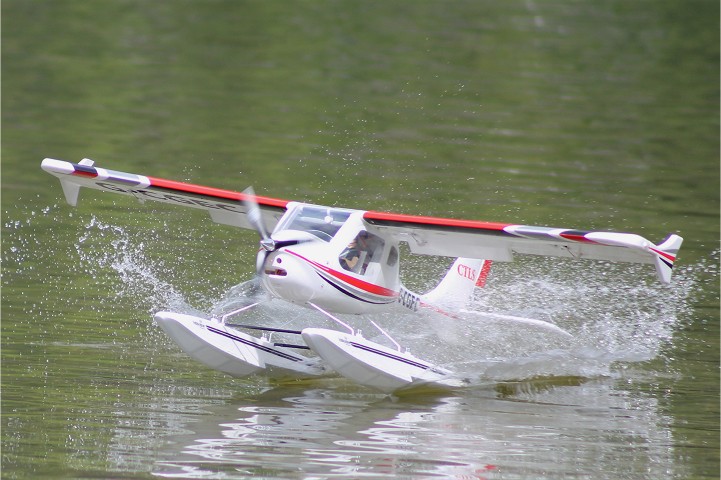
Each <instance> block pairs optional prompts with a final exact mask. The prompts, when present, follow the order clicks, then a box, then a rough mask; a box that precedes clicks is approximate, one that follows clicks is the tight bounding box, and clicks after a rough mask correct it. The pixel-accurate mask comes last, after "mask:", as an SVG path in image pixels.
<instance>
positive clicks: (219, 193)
mask: <svg viewBox="0 0 721 480" xmlns="http://www.w3.org/2000/svg"><path fill="white" fill-rule="evenodd" d="M147 178H148V180H150V186H151V187H155V188H162V189H165V190H172V191H175V192H182V193H190V194H193V195H202V196H206V197H213V198H219V199H223V200H232V201H235V202H240V201H243V200H245V199H246V198H247V196H246V195H245V194H243V193H240V192H234V191H232V190H223V189H221V188H213V187H204V186H202V185H194V184H192V183H184V182H177V181H175V180H165V179H163V178H156V177H147ZM255 200H256V201H257V202H258V203H259V204H260V205H262V206H267V207H275V208H283V209H285V208H286V207H287V205H288V201H287V200H279V199H277V198H270V197H260V196H256V197H255Z"/></svg>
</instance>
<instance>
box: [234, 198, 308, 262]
mask: <svg viewBox="0 0 721 480" xmlns="http://www.w3.org/2000/svg"><path fill="white" fill-rule="evenodd" d="M243 193H244V194H245V197H244V199H243V205H245V208H247V209H248V221H249V222H250V224H251V225H252V226H253V228H254V229H255V230H256V231H257V232H258V235H260V246H261V248H262V249H263V251H264V252H265V254H264V255H263V256H262V259H261V257H260V256H259V257H258V258H259V260H258V262H257V263H256V265H255V268H256V271H257V272H258V274H260V273H262V272H261V271H262V269H263V265H264V264H265V261H266V259H267V258H268V255H270V254H271V253H273V252H275V251H276V250H278V249H279V248H283V247H289V246H291V245H298V244H299V243H305V242H309V241H310V239H307V238H302V239H288V240H275V239H273V237H271V236H270V234H269V233H268V229H266V228H265V223H264V222H263V217H262V215H261V213H260V206H258V201H257V200H256V197H255V191H254V190H253V187H248V188H246V189H245V190H243Z"/></svg>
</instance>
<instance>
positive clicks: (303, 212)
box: [282, 205, 351, 242]
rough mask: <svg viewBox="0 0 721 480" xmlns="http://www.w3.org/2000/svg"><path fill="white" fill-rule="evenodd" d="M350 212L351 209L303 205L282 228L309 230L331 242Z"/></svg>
mask: <svg viewBox="0 0 721 480" xmlns="http://www.w3.org/2000/svg"><path fill="white" fill-rule="evenodd" d="M350 214H351V212H350V211H349V210H340V209H337V208H327V207H317V206H314V205H303V206H300V207H298V208H297V209H296V211H295V212H293V214H292V216H291V217H290V218H289V219H288V220H287V222H286V224H285V225H283V228H282V229H283V230H300V231H302V232H308V233H310V234H312V235H315V236H316V237H318V238H320V239H321V240H323V241H326V242H330V241H331V240H332V239H333V237H334V236H335V234H336V233H338V230H339V229H340V227H342V226H343V224H344V223H345V221H346V220H348V217H350Z"/></svg>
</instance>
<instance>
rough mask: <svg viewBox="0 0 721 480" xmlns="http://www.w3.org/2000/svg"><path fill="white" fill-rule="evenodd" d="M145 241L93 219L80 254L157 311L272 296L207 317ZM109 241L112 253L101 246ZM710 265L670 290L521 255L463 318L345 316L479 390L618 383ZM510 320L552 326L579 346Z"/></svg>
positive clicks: (321, 321) (606, 269) (282, 309)
mask: <svg viewBox="0 0 721 480" xmlns="http://www.w3.org/2000/svg"><path fill="white" fill-rule="evenodd" d="M155 235H157V234H155ZM143 238H144V239H143V240H140V239H138V237H137V236H134V235H132V234H130V233H129V232H128V231H127V230H125V229H123V228H121V227H117V226H114V225H110V224H107V223H103V222H101V221H99V220H97V219H96V218H95V217H93V218H91V220H90V222H89V223H88V224H87V225H86V229H85V232H84V234H83V235H82V236H81V237H80V238H79V239H78V241H77V244H76V245H75V247H76V252H77V254H78V256H79V257H80V259H81V261H82V263H83V264H84V265H85V269H86V273H87V274H90V275H92V274H97V271H99V270H101V269H107V268H109V269H111V270H113V271H114V272H115V273H116V275H117V279H118V280H119V284H118V288H117V291H116V300H117V301H126V300H128V299H132V300H131V301H134V302H138V303H141V304H142V305H143V306H144V307H145V308H146V309H147V310H148V312H149V313H154V312H155V311H158V310H165V309H168V310H173V311H176V312H179V313H189V314H193V315H197V316H202V317H219V316H222V315H223V314H225V313H227V312H230V311H232V310H235V309H237V308H239V307H241V306H244V305H248V304H249V303H251V302H254V301H257V300H268V298H267V297H266V296H265V294H264V292H263V291H262V288H261V287H260V285H259V283H258V282H257V280H255V279H253V280H250V281H247V282H242V283H240V284H238V285H235V286H233V287H232V288H230V289H228V290H227V291H225V292H223V294H222V295H221V296H220V298H205V299H204V301H205V302H207V303H208V304H209V305H210V308H209V309H208V310H207V312H204V311H202V310H201V309H198V308H196V307H194V306H192V305H191V304H190V302H189V301H188V299H187V298H186V297H185V296H184V295H183V294H182V292H181V291H180V290H179V289H178V288H177V286H176V285H175V284H174V281H173V278H174V276H173V273H172V272H173V267H172V265H167V264H166V263H165V262H164V261H163V260H160V259H157V258H154V257H151V256H149V255H148V254H147V251H146V250H147V248H146V242H160V241H161V239H160V238H153V237H152V236H150V237H147V236H145V237H143ZM98 240H103V241H98ZM108 243H109V244H110V245H111V247H112V248H109V249H107V248H105V249H102V248H99V247H93V245H102V244H108ZM699 268H700V267H699V266H696V267H695V268H687V269H686V270H683V269H681V270H679V271H677V272H676V276H675V279H674V284H673V286H672V287H671V288H669V287H665V286H662V285H657V284H656V283H655V282H654V280H653V279H649V280H648V281H645V280H643V279H644V278H645V277H647V276H648V275H649V273H648V271H646V270H644V269H643V268H640V269H639V268H637V267H635V266H633V265H628V264H623V265H612V264H603V265H600V266H599V265H594V268H586V269H583V268H579V264H578V263H574V264H573V265H571V264H570V263H568V264H566V263H564V262H562V261H561V262H559V261H558V260H550V259H535V258H533V259H522V260H520V261H517V262H516V263H512V264H502V265H496V267H495V268H494V270H495V271H494V273H493V277H491V279H489V282H488V284H487V286H486V287H485V288H484V289H483V290H481V291H479V293H478V295H477V296H476V298H475V299H474V301H473V302H472V304H471V305H470V307H469V309H467V310H466V311H464V312H462V314H461V316H460V318H457V319H449V318H448V317H432V316H430V317H418V316H415V315H410V314H407V315H395V314H394V315H389V314H385V315H376V316H373V317H372V318H371V317H368V316H360V317H359V316H353V317H351V316H348V317H345V318H347V320H348V322H349V323H350V324H352V325H353V326H354V328H357V329H360V330H362V331H363V333H364V335H365V336H366V337H367V338H369V339H371V340H374V341H378V342H379V343H387V342H386V340H385V339H384V338H383V336H382V335H380V334H378V335H377V336H376V337H374V335H375V334H376V333H377V331H376V330H375V329H374V327H373V326H372V324H371V323H370V321H371V320H373V321H376V322H377V323H378V324H379V325H381V326H382V327H383V328H384V329H385V330H386V331H387V332H388V333H389V334H390V335H391V336H393V337H394V338H396V339H397V340H398V341H399V342H400V343H401V344H402V345H403V346H404V348H407V349H408V350H410V351H411V352H412V353H414V354H415V355H416V356H419V357H420V358H423V359H425V360H428V361H432V362H435V363H437V364H439V365H442V366H444V367H446V368H450V369H452V370H454V371H457V372H458V373H459V374H460V375H462V376H465V377H469V378H472V379H473V381H474V382H483V381H488V380H492V381H506V380H522V379H529V378H536V377H544V376H580V377H598V376H616V375H621V374H622V370H623V368H625V367H624V366H623V365H626V364H629V363H637V362H646V361H649V360H653V359H656V358H659V357H661V358H662V357H663V351H664V348H665V347H667V346H668V345H670V344H671V343H672V342H673V336H674V332H675V331H676V330H678V328H680V327H681V326H682V322H683V318H685V316H686V315H687V314H688V313H689V311H690V302H689V295H690V293H691V292H692V291H693V290H694V288H695V285H696V284H697V279H696V276H695V275H694V274H693V271H694V270H698V269H699ZM639 279H642V280H639ZM496 314H501V315H503V316H500V317H499V316H497V315H496ZM246 315H247V316H246V317H244V319H243V320H244V321H246V322H253V323H255V324H259V325H266V326H274V327H278V328H292V329H302V328H304V327H307V326H316V327H326V328H337V325H335V324H333V323H332V322H330V321H328V320H327V319H325V318H323V317H322V316H319V315H318V314H317V313H316V312H313V311H311V310H305V309H298V308H297V307H295V306H292V305H289V304H286V303H284V302H281V301H268V302H265V303H263V305H262V306H260V307H257V308H255V309H253V310H251V311H250V312H249V313H248V314H246ZM508 316H515V317H523V318H529V319H536V320H542V321H544V322H551V323H552V324H554V325H557V326H558V327H560V328H562V329H563V330H565V331H567V332H569V333H570V334H571V335H572V338H568V336H566V335H562V334H560V333H558V332H553V331H552V330H550V329H548V328H540V327H538V328H537V327H534V325H533V324H529V323H519V322H517V321H512V320H509V318H508Z"/></svg>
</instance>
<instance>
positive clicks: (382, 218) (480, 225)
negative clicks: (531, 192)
mask: <svg viewBox="0 0 721 480" xmlns="http://www.w3.org/2000/svg"><path fill="white" fill-rule="evenodd" d="M363 219H364V220H367V221H368V222H369V223H401V224H411V225H412V224H416V225H426V226H436V227H451V228H464V229H472V230H493V231H497V232H504V230H503V229H504V228H506V227H510V226H512V225H513V224H511V223H495V222H480V221H477V220H456V219H453V218H440V217H425V216H418V215H403V214H398V213H383V212H371V211H369V212H365V213H364V214H363ZM504 233H505V232H504Z"/></svg>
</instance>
